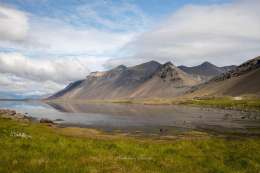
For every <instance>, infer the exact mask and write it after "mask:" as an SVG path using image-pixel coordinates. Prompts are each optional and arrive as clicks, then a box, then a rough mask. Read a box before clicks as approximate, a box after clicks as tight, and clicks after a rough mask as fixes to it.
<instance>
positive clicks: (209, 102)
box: [182, 97, 260, 110]
mask: <svg viewBox="0 0 260 173" xmlns="http://www.w3.org/2000/svg"><path fill="white" fill-rule="evenodd" d="M182 104H189V105H198V106H210V107H218V108H224V109H239V110H260V99H243V100H234V99H232V98H229V97H223V98H210V99H193V100H187V101H184V102H183V103H182Z"/></svg>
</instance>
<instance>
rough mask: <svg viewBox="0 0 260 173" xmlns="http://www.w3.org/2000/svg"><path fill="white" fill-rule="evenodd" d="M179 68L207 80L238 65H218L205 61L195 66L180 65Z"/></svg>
mask: <svg viewBox="0 0 260 173" xmlns="http://www.w3.org/2000/svg"><path fill="white" fill-rule="evenodd" d="M179 68H180V69H181V70H183V71H184V72H186V73H188V74H190V75H192V76H193V77H195V78H197V79H199V80H202V81H207V80H209V79H211V78H213V77H215V76H217V75H220V74H222V73H225V72H228V71H230V70H233V69H234V68H236V66H234V65H232V66H224V67H217V66H215V65H214V64H211V63H209V62H204V63H202V64H200V65H198V66H194V67H187V66H179Z"/></svg>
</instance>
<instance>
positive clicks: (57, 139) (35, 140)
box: [0, 118, 260, 173]
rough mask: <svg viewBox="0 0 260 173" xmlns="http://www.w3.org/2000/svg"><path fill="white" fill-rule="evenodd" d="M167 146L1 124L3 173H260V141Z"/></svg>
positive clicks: (210, 139) (184, 141)
mask: <svg viewBox="0 0 260 173" xmlns="http://www.w3.org/2000/svg"><path fill="white" fill-rule="evenodd" d="M194 135H200V136H201V135H204V136H205V134H202V133H199V132H191V133H189V134H187V136H186V137H183V138H177V139H168V140H159V139H158V140H155V139H153V140H152V139H149V138H147V139H146V138H140V139H139V138H132V137H127V136H122V135H121V136H117V137H112V138H104V137H103V136H101V134H100V132H96V131H93V130H92V131H91V130H87V129H86V130H82V131H78V130H77V129H76V128H75V129H71V130H69V129H60V128H53V127H49V126H47V125H44V124H39V123H31V122H18V121H15V120H10V119H6V118H0V153H1V154H0V172H116V173H118V172H127V173H129V172H134V173H138V172H140V173H143V172H149V173H150V172H169V173H171V172H187V173H190V172H193V173H196V172H198V173H203V172H241V173H244V172H245V173H246V172H248V173H259V172H260V138H239V139H227V138H219V137H216V136H208V135H206V137H204V138H193V137H192V136H194Z"/></svg>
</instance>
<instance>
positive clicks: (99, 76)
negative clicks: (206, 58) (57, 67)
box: [49, 57, 260, 100]
mask: <svg viewBox="0 0 260 173" xmlns="http://www.w3.org/2000/svg"><path fill="white" fill-rule="evenodd" d="M259 76H260V57H257V58H254V59H252V60H250V61H247V62H245V63H243V64H241V65H240V66H225V67H217V66H215V65H213V64H211V63H209V62H204V63H202V64H201V65H198V66H194V67H186V66H179V67H176V66H175V65H173V64H172V63H171V62H167V63H165V64H160V63H158V62H156V61H150V62H147V63H143V64H140V65H136V66H132V67H126V66H124V65H120V66H117V67H116V68H113V69H111V70H109V71H103V72H92V73H90V74H89V75H88V76H87V77H86V78H85V79H82V80H79V81H75V82H73V83H71V84H69V85H68V86H67V87H66V88H64V89H63V90H61V91H59V92H57V93H55V94H54V95H52V96H51V97H49V99H61V100H77V99H80V100H84V99H86V100H95V99H96V100H99V99H107V100H109V99H138V98H174V97H182V96H189V97H198V96H208V95H234V96H235V95H243V94H260V77H259Z"/></svg>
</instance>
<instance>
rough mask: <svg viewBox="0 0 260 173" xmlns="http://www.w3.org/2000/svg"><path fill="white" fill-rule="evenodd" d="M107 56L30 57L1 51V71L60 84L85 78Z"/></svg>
mask: <svg viewBox="0 0 260 173" xmlns="http://www.w3.org/2000/svg"><path fill="white" fill-rule="evenodd" d="M106 59H107V58H99V59H98V58H95V57H81V58H77V57H67V58H52V59H49V58H44V59H43V58H41V59H37V58H28V57H25V56H23V55H22V54H19V53H0V73H5V74H13V75H15V76H18V77H22V78H26V79H30V80H34V81H38V82H46V81H53V82H56V83H60V84H67V83H68V82H71V81H75V80H78V79H82V78H85V76H86V75H87V74H88V73H89V72H90V69H89V68H91V70H93V68H100V66H102V62H104V61H105V60H106Z"/></svg>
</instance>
